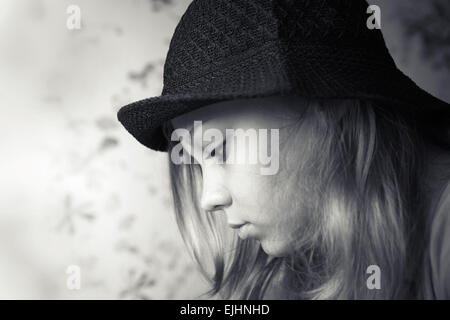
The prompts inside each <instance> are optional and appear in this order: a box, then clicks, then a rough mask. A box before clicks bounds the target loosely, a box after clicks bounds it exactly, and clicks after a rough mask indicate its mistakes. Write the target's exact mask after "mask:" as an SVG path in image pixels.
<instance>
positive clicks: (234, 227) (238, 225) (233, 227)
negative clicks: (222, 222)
mask: <svg viewBox="0 0 450 320" xmlns="http://www.w3.org/2000/svg"><path fill="white" fill-rule="evenodd" d="M246 224H247V222H244V223H231V222H230V223H228V225H229V226H230V228H231V229H240V228H241V227H242V226H244V225H246Z"/></svg>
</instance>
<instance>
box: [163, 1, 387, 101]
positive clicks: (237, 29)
mask: <svg viewBox="0 0 450 320" xmlns="http://www.w3.org/2000/svg"><path fill="white" fill-rule="evenodd" d="M367 8H368V3H367V2H366V1H365V0H257V1H255V0H194V1H193V2H192V3H191V4H190V5H189V7H188V9H187V11H186V12H185V14H184V15H183V17H182V18H181V20H180V22H179V24H178V26H177V27H176V30H175V32H174V35H173V37H172V41H171V44H170V49H169V52H168V55H167V59H166V63H165V67H164V89H163V95H164V94H171V93H177V92H178V93H180V92H183V91H184V90H183V86H186V85H188V84H189V83H190V82H192V81H195V80H196V79H197V78H200V77H202V76H203V75H205V74H208V73H210V72H213V71H214V70H217V69H219V68H221V67H223V66H224V65H226V64H227V63H228V62H232V61H236V60H239V59H240V57H241V56H245V55H247V56H248V55H251V54H252V52H254V51H257V50H258V49H259V48H261V47H263V46H265V45H270V44H271V43H274V42H282V43H285V44H287V45H290V46H301V45H321V46H327V45H328V46H345V47H347V48H367V49H369V50H370V51H374V52H377V51H380V52H381V53H382V54H383V56H384V57H388V59H390V56H389V54H388V53H387V50H386V47H385V44H384V40H383V37H382V35H381V32H380V31H379V30H376V29H373V30H370V29H368V28H367V26H366V21H367V19H368V17H369V15H368V14H367ZM186 91H188V89H186ZM191 91H192V88H191Z"/></svg>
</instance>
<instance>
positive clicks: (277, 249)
mask: <svg viewBox="0 0 450 320" xmlns="http://www.w3.org/2000/svg"><path fill="white" fill-rule="evenodd" d="M261 248H262V249H263V250H264V252H265V253H266V254H267V255H269V256H272V257H275V258H281V257H286V256H288V255H289V254H290V253H291V252H292V248H291V246H290V245H289V244H288V243H286V242H283V241H267V240H266V241H264V240H262V241H261Z"/></svg>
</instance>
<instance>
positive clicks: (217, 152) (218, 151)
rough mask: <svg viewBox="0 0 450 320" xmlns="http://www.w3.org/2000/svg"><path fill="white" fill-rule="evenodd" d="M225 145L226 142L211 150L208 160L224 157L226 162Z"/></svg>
mask: <svg viewBox="0 0 450 320" xmlns="http://www.w3.org/2000/svg"><path fill="white" fill-rule="evenodd" d="M225 144H226V142H225V141H224V142H223V143H221V144H220V145H218V146H216V147H215V148H213V149H212V150H211V152H209V153H208V159H211V158H215V157H223V160H225V150H226V149H225Z"/></svg>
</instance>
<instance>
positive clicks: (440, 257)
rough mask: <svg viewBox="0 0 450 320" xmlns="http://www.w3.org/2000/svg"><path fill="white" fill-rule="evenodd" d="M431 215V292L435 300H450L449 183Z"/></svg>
mask: <svg viewBox="0 0 450 320" xmlns="http://www.w3.org/2000/svg"><path fill="white" fill-rule="evenodd" d="M432 214H433V219H432V221H431V225H430V243H429V259H430V264H431V265H430V267H431V270H430V271H431V275H430V276H431V278H432V282H433V289H434V290H433V291H434V295H435V297H436V298H437V299H450V181H449V182H448V183H447V184H446V185H445V187H444V189H443V191H442V193H441V194H440V197H439V199H438V201H437V205H436V206H435V210H434V212H433V213H432Z"/></svg>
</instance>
